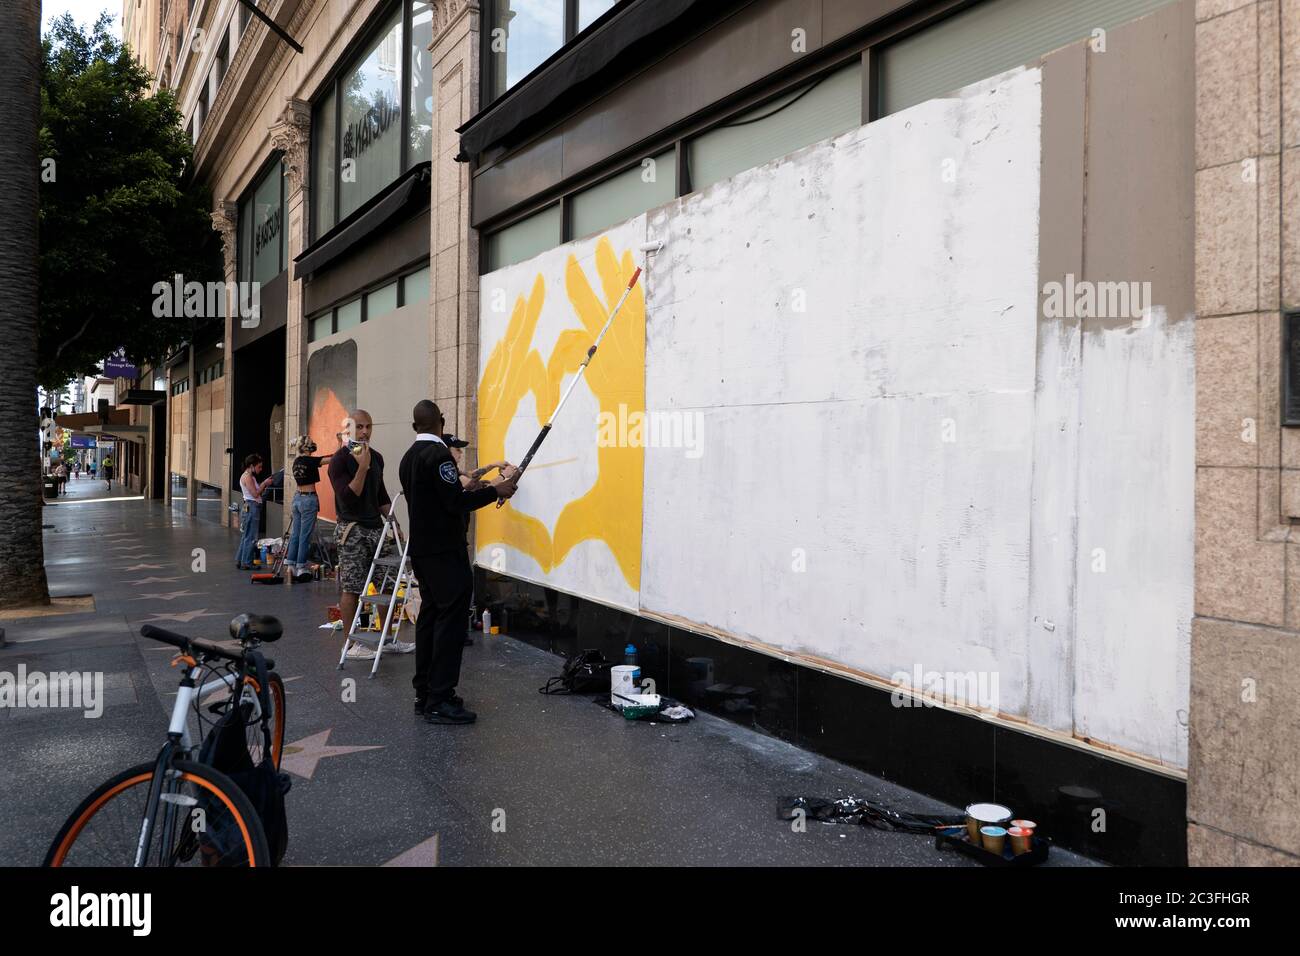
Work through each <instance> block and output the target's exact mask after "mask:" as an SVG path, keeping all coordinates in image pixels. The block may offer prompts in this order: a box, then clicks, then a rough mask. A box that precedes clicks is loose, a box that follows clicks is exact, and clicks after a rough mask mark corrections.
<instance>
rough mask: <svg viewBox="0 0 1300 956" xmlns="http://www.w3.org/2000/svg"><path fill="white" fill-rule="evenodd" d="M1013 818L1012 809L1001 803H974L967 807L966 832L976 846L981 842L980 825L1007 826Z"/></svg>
mask: <svg viewBox="0 0 1300 956" xmlns="http://www.w3.org/2000/svg"><path fill="white" fill-rule="evenodd" d="M1010 820H1011V809H1010V808H1009V807H1004V806H1003V805H1002V804H1000V803H972V804H971V805H970V806H968V807H967V808H966V832H967V833H968V834H970V841H971V843H974V844H975V845H976V846H978V845H979V843H980V827H985V826H995V827H1005V826H1006V825H1007V823H1009V822H1010Z"/></svg>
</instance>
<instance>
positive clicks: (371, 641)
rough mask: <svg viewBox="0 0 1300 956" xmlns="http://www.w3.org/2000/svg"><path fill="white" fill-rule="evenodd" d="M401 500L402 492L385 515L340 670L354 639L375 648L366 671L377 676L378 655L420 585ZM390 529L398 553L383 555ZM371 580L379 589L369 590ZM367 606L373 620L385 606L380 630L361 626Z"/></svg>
mask: <svg viewBox="0 0 1300 956" xmlns="http://www.w3.org/2000/svg"><path fill="white" fill-rule="evenodd" d="M401 500H402V495H401V494H400V493H399V494H398V496H397V497H396V498H394V499H393V503H392V505H391V506H390V507H389V509H388V514H387V515H385V516H384V527H383V530H382V531H381V532H380V534H379V543H378V544H377V545H375V553H374V555H372V556H371V559H370V571H369V573H367V574H366V583H365V584H364V585H363V586H362V588H361V594H359V595H358V596H357V610H356V613H355V614H353V615H352V622H351V624H350V625H349V627H348V633H347V636H346V637H345V638H344V640H343V650H342V651H340V652H339V670H343V665H344V664H346V663H347V659H348V649H349V648H350V647H351V646H352V645H353V644H354V643H355V644H363V645H365V646H366V647H369V648H370V649H371V650H373V651H374V652H375V657H374V660H373V661H372V662H371V665H370V673H369V674H368V675H367V676H368V677H374V676H375V674H376V673H378V671H379V659H380V658H381V657H383V655H384V648H385V647H387V646H388V645H389V644H391V643H393V642H394V641H396V640H397V639H398V635H400V634H401V632H402V623H403V621H404V620H405V619H406V605H407V602H409V601H410V599H411V589H412V588H414V587H418V585H417V584H416V582H415V578H414V576H413V575H412V574H411V566H410V556H409V555H408V553H407V552H408V551H409V549H410V546H411V542H410V539H409V538H407V537H406V535H404V534H403V533H402V526H401V525H400V524H399V523H398V521H397V517H396V511H397V503H398V502H399V501H401ZM390 533H391V534H392V536H393V548H394V551H396V552H397V554H396V556H391V555H390V556H387V557H385V556H383V552H384V542H386V541H387V540H388V536H389V534H390ZM371 584H374V585H375V592H376V593H374V594H367V593H366V592H367V591H369V590H370V585H371ZM367 608H369V609H370V619H371V621H374V620H375V619H376V618H377V617H378V615H379V612H380V609H381V608H382V609H383V614H384V623H383V627H382V628H381V629H380V630H379V631H371V630H362V629H361V626H360V625H361V612H362V611H363V610H365V609H367ZM394 615H396V616H394ZM394 620H396V622H397V627H396V628H394V627H393V622H394Z"/></svg>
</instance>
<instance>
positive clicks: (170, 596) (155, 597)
mask: <svg viewBox="0 0 1300 956" xmlns="http://www.w3.org/2000/svg"><path fill="white" fill-rule="evenodd" d="M198 593H199V592H198V591H161V592H159V593H157V594H141V595H140V596H139V597H138V598H132V600H133V601H151V600H152V601H174V600H176V599H177V598H178V597H184V596H185V595H186V594H198Z"/></svg>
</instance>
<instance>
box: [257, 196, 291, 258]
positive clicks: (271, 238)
mask: <svg viewBox="0 0 1300 956" xmlns="http://www.w3.org/2000/svg"><path fill="white" fill-rule="evenodd" d="M283 216H284V212H283V210H282V209H281V208H280V207H279V206H275V207H273V208H272V209H271V211H270V212H269V213H268V214H267V216H266V218H265V219H263V220H262V222H261V223H260V224H259V225H258V226H257V228H256V229H254V230H253V254H254V255H259V256H260V255H261V254H262V249H263V248H265V247H266V246H269V245H270V244H271V243H272V242H275V241H276V239H277V237H278V236H279V235H280V227H281V225H282V218H283Z"/></svg>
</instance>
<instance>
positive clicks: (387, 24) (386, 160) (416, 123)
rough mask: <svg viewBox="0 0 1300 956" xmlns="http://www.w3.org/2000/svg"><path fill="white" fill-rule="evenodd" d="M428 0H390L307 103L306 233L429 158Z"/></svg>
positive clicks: (324, 228) (325, 227)
mask: <svg viewBox="0 0 1300 956" xmlns="http://www.w3.org/2000/svg"><path fill="white" fill-rule="evenodd" d="M432 41H433V3H432V0H402V2H401V3H398V4H394V6H393V7H392V8H391V12H390V13H389V14H388V16H387V17H385V19H384V21H383V22H382V23H381V24H380V25H379V27H378V28H377V29H376V30H375V32H374V33H373V34H371V35H370V38H369V40H368V41H367V42H366V43H365V44H364V46H363V47H362V49H361V50H360V52H359V53H358V54H357V55H356V56H355V57H353V58H352V59H350V60H348V61H347V62H345V63H343V64H342V65H341V69H340V71H339V73H338V75H337V76H335V78H334V79H332V80H330V82H329V83H328V84H327V85H326V87H325V88H324V89H323V90H322V91H321V92H320V93H319V94H318V95H317V97H316V100H315V103H314V105H313V109H312V145H311V149H312V179H313V182H312V186H313V194H312V227H311V232H312V238H313V240H315V239H318V238H320V237H321V236H322V235H324V234H325V233H326V232H328V231H329V230H330V229H332V228H333V227H334V226H336V225H338V223H339V222H341V221H342V220H344V219H346V218H347V217H348V216H349V215H351V214H352V213H354V212H356V210H358V209H360V208H361V207H362V206H364V205H365V204H366V202H368V201H369V200H370V199H371V198H373V197H374V196H376V195H377V194H378V193H380V192H381V191H383V189H384V188H385V187H387V186H388V185H389V184H390V183H392V182H393V181H394V180H395V179H397V178H398V176H399V175H401V173H403V172H404V171H406V170H408V169H410V168H411V167H412V166H415V165H418V164H419V163H423V162H428V161H429V160H431V159H432V157H433V138H434V129H433V116H434V106H433V63H432V57H431V54H430V53H429V49H428V48H429V44H430V43H431V42H432Z"/></svg>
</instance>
